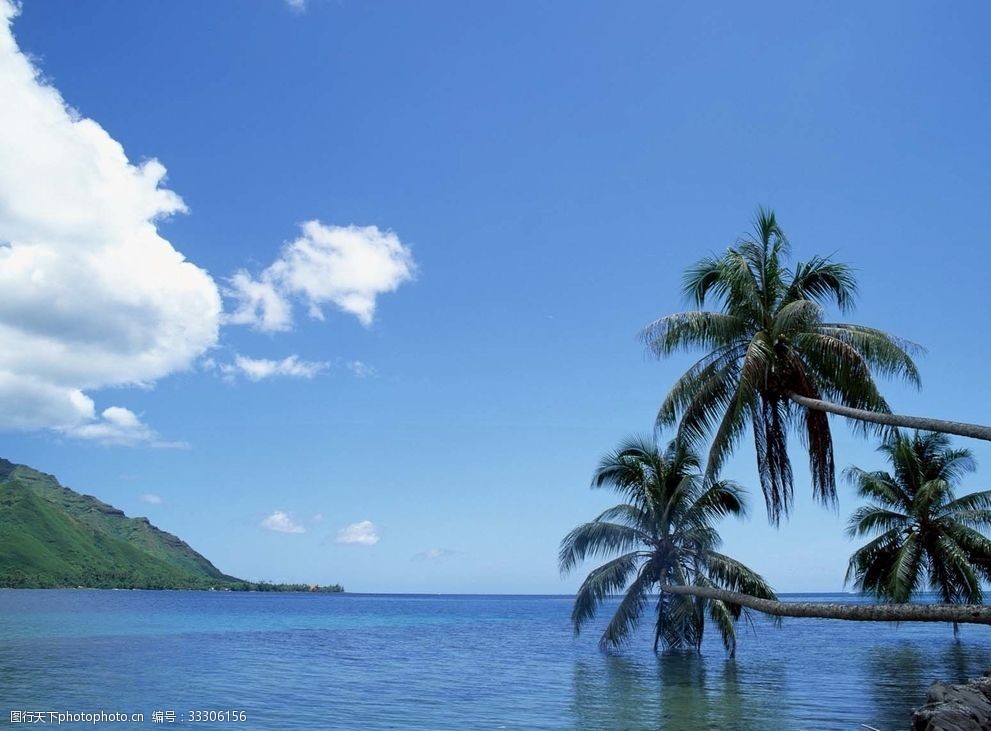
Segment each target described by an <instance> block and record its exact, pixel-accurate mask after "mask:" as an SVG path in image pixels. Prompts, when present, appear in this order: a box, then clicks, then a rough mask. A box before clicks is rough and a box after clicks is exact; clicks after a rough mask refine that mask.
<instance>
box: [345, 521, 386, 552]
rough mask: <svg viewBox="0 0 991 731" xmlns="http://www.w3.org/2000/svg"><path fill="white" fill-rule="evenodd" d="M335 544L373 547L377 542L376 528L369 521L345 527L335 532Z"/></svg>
mask: <svg viewBox="0 0 991 731" xmlns="http://www.w3.org/2000/svg"><path fill="white" fill-rule="evenodd" d="M336 542H337V543H346V544H354V545H359V546H374V545H375V544H376V543H378V542H379V532H378V527H377V526H376V525H375V524H374V523H373V522H372V521H370V520H362V521H360V522H358V523H352V524H351V525H346V526H344V527H343V528H341V529H340V530H339V531H337V541H336Z"/></svg>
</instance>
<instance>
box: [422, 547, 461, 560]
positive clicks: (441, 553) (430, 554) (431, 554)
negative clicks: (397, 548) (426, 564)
mask: <svg viewBox="0 0 991 731" xmlns="http://www.w3.org/2000/svg"><path fill="white" fill-rule="evenodd" d="M455 555H457V551H452V550H451V549H450V548H428V549H427V550H426V551H420V552H419V553H415V554H413V560H414V561H441V560H443V559H445V558H450V557H451V556H455Z"/></svg>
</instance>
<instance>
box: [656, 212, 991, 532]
mask: <svg viewBox="0 0 991 731" xmlns="http://www.w3.org/2000/svg"><path fill="white" fill-rule="evenodd" d="M754 229H755V230H754V233H753V235H752V236H751V237H750V238H746V239H744V240H742V241H740V242H739V243H738V244H737V245H736V246H735V247H731V248H729V249H728V250H727V251H726V253H725V254H723V255H722V256H720V257H708V258H705V259H703V260H701V261H700V262H698V263H697V264H696V265H695V266H694V267H692V268H691V269H689V270H688V272H687V273H686V275H685V292H686V294H687V295H688V296H689V297H690V298H691V299H692V300H693V301H694V303H695V304H696V306H697V307H698V308H699V309H697V310H693V311H690V312H681V313H677V314H673V315H668V316H667V317H663V318H661V319H659V320H656V321H655V322H653V323H651V324H650V325H648V326H647V327H646V328H645V329H644V331H643V333H642V337H643V339H644V341H645V342H646V344H647V345H648V347H649V348H650V350H652V351H653V353H654V354H655V355H657V356H658V357H665V356H669V355H671V354H672V353H675V352H677V351H680V350H686V349H702V350H704V351H705V355H704V357H702V358H701V359H700V360H699V361H698V362H696V363H695V364H694V365H693V366H692V367H691V368H689V369H688V371H687V372H686V373H685V374H684V375H682V376H681V378H680V379H678V381H677V382H676V383H675V385H674V387H673V388H672V389H671V391H670V392H669V393H668V395H667V397H666V398H665V399H664V402H663V403H662V404H661V407H660V410H659V412H658V415H657V424H658V427H664V426H672V425H675V424H678V425H679V437H680V438H681V439H683V440H684V441H686V442H687V443H688V444H689V445H690V446H692V447H693V448H697V449H701V448H702V446H703V445H704V444H706V443H707V442H708V440H709V439H710V437H711V440H712V441H711V446H710V449H709V459H708V465H707V467H706V472H707V474H708V475H709V476H710V477H711V476H714V475H716V474H718V473H719V471H720V469H721V468H722V466H723V464H724V462H725V460H726V459H727V458H728V456H729V455H730V453H731V452H732V451H733V449H734V448H735V446H736V445H737V444H738V442H739V441H740V439H741V438H742V437H743V435H744V434H745V432H746V430H747V427H748V426H749V427H750V428H751V430H752V432H753V435H754V444H755V447H756V451H757V467H758V472H759V474H760V481H761V487H762V488H763V491H764V497H765V501H766V503H767V509H768V515H769V518H770V519H771V521H772V522H777V521H778V520H779V519H780V516H781V515H782V514H787V512H788V510H789V508H790V504H791V497H792V482H793V478H792V467H791V461H790V459H789V456H788V449H787V447H788V445H787V438H788V433H789V432H790V431H792V430H793V429H794V430H797V431H799V432H800V434H801V436H802V438H803V440H804V441H805V443H806V445H807V448H808V453H809V462H810V467H811V473H812V490H813V494H814V495H815V496H816V497H817V498H818V499H820V500H821V501H823V502H826V503H831V502H834V501H835V499H836V474H835V472H836V470H835V462H834V459H833V446H832V436H831V433H830V426H829V420H828V417H827V413H833V414H839V415H842V416H845V417H849V418H851V419H855V420H857V421H858V422H859V423H860V425H861V426H862V427H864V428H865V429H866V428H867V425H869V424H873V425H881V426H908V427H921V428H925V429H927V430H930V431H940V432H947V433H952V434H961V435H964V436H973V437H978V438H981V439H988V440H991V428H989V427H982V426H977V425H973V424H961V423H958V422H948V421H942V420H936V419H922V418H919V417H905V416H897V415H894V414H891V413H890V409H889V408H888V404H887V402H886V401H885V400H884V398H883V397H882V396H881V393H880V391H879V390H878V387H877V384H876V383H875V380H874V377H875V375H881V376H895V377H901V378H904V379H905V380H907V381H908V382H909V383H911V384H914V385H916V386H919V385H920V380H919V373H918V370H917V368H916V366H915V363H914V362H913V360H912V354H913V353H914V352H915V351H919V350H921V349H920V348H918V346H915V345H913V344H912V343H909V342H907V341H905V340H902V339H899V338H896V337H894V336H892V335H889V334H887V333H885V332H882V331H881V330H876V329H874V328H869V327H864V326H862V325H851V324H847V323H837V322H827V321H825V320H824V306H826V305H830V304H834V305H836V306H837V307H838V308H839V309H840V311H842V312H846V311H849V310H850V309H851V308H852V307H853V302H854V298H855V295H856V281H855V279H854V276H853V272H852V270H851V269H850V268H849V267H848V266H847V265H845V264H841V263H838V262H834V261H832V260H831V259H828V258H822V257H813V258H812V259H811V260H809V261H807V262H798V263H796V264H795V266H794V268H793V269H792V268H789V267H788V266H787V263H786V259H787V257H788V255H789V253H790V247H789V244H788V240H787V238H786V237H785V235H784V233H783V232H782V230H781V228H780V227H779V225H778V222H777V219H776V218H775V216H774V213H773V212H771V211H767V210H763V209H761V210H759V211H758V213H757V217H756V220H755V225H754ZM709 301H713V302H714V303H716V304H717V305H718V311H704V310H702V309H701V308H702V307H704V306H705V305H706V304H707V302H709Z"/></svg>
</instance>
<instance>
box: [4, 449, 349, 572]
mask: <svg viewBox="0 0 991 731" xmlns="http://www.w3.org/2000/svg"><path fill="white" fill-rule="evenodd" d="M65 586H85V587H100V588H129V589H131V588H133V589H208V588H217V589H236V590H246V589H255V590H276V591H299V590H312V589H311V587H308V586H306V585H283V584H252V583H249V582H246V581H243V580H241V579H237V578H235V577H233V576H227V575H226V574H224V573H222V572H221V571H220V570H218V569H217V567H216V566H214V565H213V564H212V563H210V562H209V561H208V560H207V559H206V558H204V557H203V556H201V555H200V554H198V553H197V552H196V551H194V550H193V549H192V548H190V547H189V545H188V544H187V543H185V542H184V541H183V540H181V539H179V538H177V537H176V536H174V535H172V534H171V533H166V532H165V531H163V530H159V529H158V528H156V527H155V526H153V525H152V524H151V523H150V522H148V519H147V518H128V517H127V516H126V515H124V513H123V512H122V511H121V510H118V509H117V508H115V507H113V506H112V505H107V504H106V503H104V502H101V501H100V500H97V499H96V498H95V497H93V496H92V495H80V494H79V493H77V492H74V491H73V490H70V489H69V488H67V487H62V485H60V484H59V482H58V480H56V479H55V477H53V476H52V475H46V474H44V473H43V472H38V471H37V470H34V469H32V468H30V467H26V466H24V465H17V464H14V463H12V462H8V461H7V460H5V459H0V587H35V588H48V587H65ZM320 590H323V591H340V590H341V588H340V587H337V586H334V587H320Z"/></svg>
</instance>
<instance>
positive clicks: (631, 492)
mask: <svg viewBox="0 0 991 731" xmlns="http://www.w3.org/2000/svg"><path fill="white" fill-rule="evenodd" d="M592 487H595V488H601V487H610V488H612V489H613V490H615V491H616V492H618V493H620V494H621V495H622V496H623V497H624V498H625V502H623V503H620V504H619V505H616V506H614V507H612V508H609V509H608V510H606V511H605V512H603V513H602V514H601V515H600V516H599V517H598V518H596V519H595V520H593V521H592V522H590V523H585V524H583V525H580V526H578V527H577V528H575V529H574V530H573V531H571V533H569V534H568V535H567V536H566V537H565V538H564V540H563V541H562V542H561V552H560V566H561V572H562V573H563V574H567V573H569V572H571V571H572V570H574V569H575V568H576V567H577V566H578V564H579V563H581V562H582V561H583V560H585V559H586V558H589V557H592V556H599V557H608V556H614V557H613V558H611V560H609V561H607V562H606V563H604V564H603V565H601V566H599V567H598V568H596V569H594V570H593V571H592V572H591V573H590V574H589V575H588V577H587V578H586V579H585V581H584V583H583V584H582V585H581V588H580V589H579V590H578V595H577V596H576V597H575V605H574V610H573V611H572V614H571V619H572V623H573V624H574V627H575V633H576V634H577V633H578V632H580V631H581V628H582V627H583V626H584V625H585V624H586V623H587V622H588V621H589V620H590V619H592V617H594V616H595V613H596V610H597V609H598V607H599V605H600V604H601V603H602V601H603V600H604V599H605V598H606V597H608V596H610V595H612V594H616V593H619V592H621V591H622V590H623V589H624V587H626V593H625V596H624V597H623V599H622V601H621V602H620V603H619V606H618V608H617V609H616V612H615V614H614V615H613V617H612V619H611V620H610V622H609V624H608V625H607V626H606V629H605V631H604V632H603V634H602V639H601V644H602V645H604V646H605V645H619V644H621V643H622V642H624V641H625V640H627V639H628V638H629V637H630V635H631V633H632V632H633V630H634V629H635V627H636V626H637V624H638V622H639V620H640V617H641V615H642V614H643V612H644V610H645V609H646V607H647V605H648V603H649V602H650V601H651V599H652V592H653V591H656V590H657V589H658V588H660V587H661V586H678V587H702V588H722V589H727V590H731V591H740V592H743V593H745V594H748V595H750V596H752V597H759V598H763V599H770V600H773V599H774V598H775V596H774V592H772V591H771V588H770V587H769V586H768V585H767V582H765V581H764V579H762V578H761V577H760V576H759V575H758V574H756V573H755V572H754V571H751V570H750V569H749V568H747V567H746V566H744V565H743V564H742V563H740V562H739V561H736V560H734V559H732V558H730V557H729V556H725V555H723V554H721V553H717V552H716V548H718V547H719V543H720V538H719V534H718V533H717V532H716V530H715V529H714V528H713V523H714V522H715V521H716V520H717V519H718V518H721V517H723V516H725V515H735V516H741V515H743V514H744V504H743V496H742V492H741V489H740V488H739V487H738V486H737V485H735V484H733V483H732V482H725V481H708V482H707V481H706V480H704V478H703V475H702V472H701V464H700V460H699V457H698V456H697V455H696V454H695V453H694V452H692V451H691V450H689V449H687V448H685V447H684V446H682V445H681V444H679V443H678V442H671V443H670V444H669V445H668V446H667V447H666V448H665V449H664V450H663V451H661V450H660V449H659V448H658V447H657V445H656V444H655V443H654V441H653V440H651V439H649V438H646V437H640V438H634V439H630V440H628V441H626V442H624V443H623V444H621V445H620V447H619V448H618V449H617V450H616V451H615V452H612V453H610V454H608V455H606V456H605V457H603V459H602V461H601V462H600V463H599V466H598V469H597V470H596V472H595V476H594V477H593V479H592ZM616 554H619V555H618V556H617V555H616ZM656 611H657V619H656V622H655V626H654V650H655V651H656V650H657V647H658V644H659V643H660V642H661V641H663V642H664V644H665V645H666V646H668V647H675V648H678V647H695V648H696V649H699V648H700V647H701V644H702V636H703V632H704V629H705V618H706V616H708V618H709V619H710V620H711V621H712V623H713V624H714V625H715V626H716V628H717V629H718V631H719V633H720V635H721V636H722V640H723V644H724V646H725V647H726V649H727V651H729V652H730V654H733V653H734V651H735V647H736V636H735V631H734V624H735V622H736V620H737V619H739V617H740V613H741V611H742V610H741V608H740V606H739V605H738V604H734V603H732V602H724V601H721V600H718V599H716V600H709V599H700V598H692V597H688V596H679V595H675V594H671V593H661V594H660V595H659V596H658V597H657V599H656Z"/></svg>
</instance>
